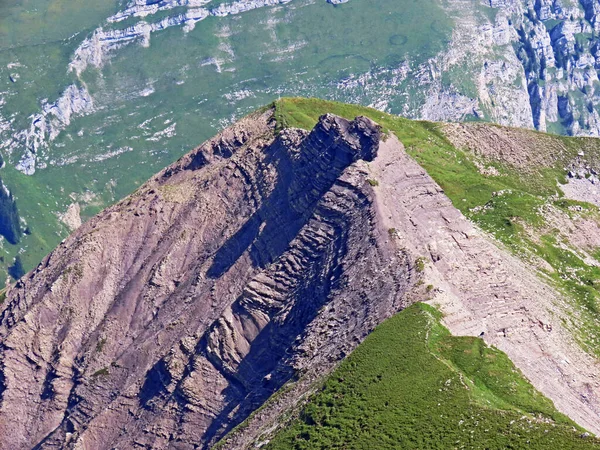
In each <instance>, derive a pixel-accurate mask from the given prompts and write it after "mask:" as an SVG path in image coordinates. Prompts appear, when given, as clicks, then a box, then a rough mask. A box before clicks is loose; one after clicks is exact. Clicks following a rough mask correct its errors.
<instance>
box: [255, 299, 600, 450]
mask: <svg viewBox="0 0 600 450" xmlns="http://www.w3.org/2000/svg"><path fill="white" fill-rule="evenodd" d="M439 318H440V317H439V313H438V312H437V311H436V310H435V309H433V308H431V307H429V306H427V305H424V304H416V305H413V306H411V307H410V308H408V309H406V310H404V311H403V312H402V313H400V314H398V315H397V316H395V317H393V318H391V319H390V320H388V321H386V322H384V323H383V324H382V325H380V326H379V327H378V328H377V329H376V330H375V331H374V332H373V333H372V334H371V335H370V336H369V337H368V338H367V339H366V340H365V342H364V343H363V344H361V345H360V346H359V347H358V348H357V349H356V350H355V351H354V352H353V353H352V354H351V355H350V357H348V358H347V359H346V360H345V361H344V362H343V363H342V364H341V366H340V367H339V368H338V369H337V370H336V371H335V372H334V373H333V374H332V375H331V376H330V377H329V378H328V379H327V381H326V382H325V384H324V386H323V387H322V389H320V390H319V392H317V393H316V394H315V395H314V396H313V398H312V399H311V401H310V402H309V403H308V404H307V405H306V406H305V407H304V408H303V409H302V411H301V412H300V416H299V418H297V419H295V420H294V421H293V422H292V423H291V424H289V426H287V427H285V428H284V429H283V430H281V431H280V432H278V433H277V434H276V435H275V437H274V438H273V439H272V440H271V442H270V443H269V444H268V445H267V446H266V447H265V448H266V449H269V450H283V449H286V450H287V449H297V450H304V449H307V450H308V449H311V450H312V449H365V450H366V449H451V448H468V449H517V448H528V449H583V448H600V441H598V440H596V439H594V438H591V437H585V435H583V433H582V431H581V430H580V429H577V428H576V427H575V425H574V424H573V423H572V422H570V421H569V419H567V418H566V417H565V416H563V415H561V414H560V413H558V412H557V411H556V410H555V409H554V407H553V405H552V403H551V402H550V401H549V400H548V399H546V398H545V397H543V396H542V395H541V394H540V393H539V392H537V391H536V390H535V389H534V388H533V387H532V386H531V385H530V384H529V383H528V382H527V381H526V380H525V379H524V378H523V376H522V375H521V374H520V372H519V371H518V370H517V369H516V368H515V367H514V366H513V364H512V363H511V362H510V360H509V359H508V357H507V356H506V355H505V354H504V353H502V352H501V351H499V350H496V349H494V348H490V347H487V346H486V344H485V343H484V342H483V341H482V340H481V339H478V338H471V337H452V336H451V335H450V334H449V333H448V331H447V330H446V329H445V328H444V327H443V326H442V325H440V322H439Z"/></svg>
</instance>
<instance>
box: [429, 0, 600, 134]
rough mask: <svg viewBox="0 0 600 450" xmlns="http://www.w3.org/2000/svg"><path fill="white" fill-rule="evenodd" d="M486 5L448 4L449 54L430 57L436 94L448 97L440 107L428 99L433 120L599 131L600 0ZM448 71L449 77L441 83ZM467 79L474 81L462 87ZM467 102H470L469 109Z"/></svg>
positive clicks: (515, 0)
mask: <svg viewBox="0 0 600 450" xmlns="http://www.w3.org/2000/svg"><path fill="white" fill-rule="evenodd" d="M482 3H483V4H484V5H485V6H484V8H488V10H487V11H486V10H485V9H484V10H482V11H477V8H475V7H473V5H472V4H469V5H467V4H466V3H465V2H450V3H449V4H448V6H447V9H448V13H449V15H450V16H454V17H455V20H456V29H455V32H454V38H453V40H452V42H451V44H450V49H449V51H448V52H445V53H444V54H443V55H441V56H440V57H438V58H437V59H435V60H434V61H432V63H433V65H434V67H436V69H437V70H438V71H439V72H440V73H439V78H437V82H433V83H431V84H432V86H433V90H434V93H435V96H434V98H437V97H439V96H440V94H439V93H438V92H439V91H442V92H443V94H444V95H445V96H449V95H450V97H449V98H448V101H446V102H444V103H443V104H442V108H440V107H439V106H440V105H439V104H438V103H439V102H437V103H436V102H434V104H428V103H426V104H425V105H424V107H423V109H422V111H421V114H422V115H423V116H424V117H426V118H431V119H435V120H447V119H451V120H456V116H459V117H465V116H467V115H473V116H476V117H479V118H486V119H490V120H492V121H494V122H498V123H501V124H505V125H513V126H519V127H529V128H536V129H538V130H541V131H546V130H549V131H554V132H560V133H566V134H572V135H591V136H598V135H600V121H599V116H598V107H597V106H598V104H599V103H600V97H599V95H600V94H599V91H598V87H599V86H600V83H599V81H598V70H599V69H600V65H599V64H598V56H599V55H598V48H599V46H598V39H597V33H598V31H599V28H598V27H599V26H600V22H599V20H598V14H599V13H600V3H599V2H598V1H597V0H580V1H577V0H535V1H534V0H489V1H485V2H482ZM490 13H491V14H490ZM456 73H461V74H462V75H454V76H453V74H456ZM448 74H450V79H451V82H450V83H448V82H443V75H445V76H446V78H447V77H448ZM469 80H473V82H472V84H473V85H474V86H472V88H465V87H464V84H465V83H466V84H467V85H471V81H469ZM434 81H436V80H434ZM461 84H463V86H462V87H461V86H460V85H461ZM475 93H476V94H475ZM474 94H475V95H474ZM430 97H431V96H430ZM469 99H470V100H471V101H472V102H473V104H472V105H469V106H468V107H466V108H465V107H464V105H465V104H467V105H468V100H469Z"/></svg>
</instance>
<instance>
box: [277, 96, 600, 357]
mask: <svg viewBox="0 0 600 450" xmlns="http://www.w3.org/2000/svg"><path fill="white" fill-rule="evenodd" d="M326 112H329V113H333V114H337V115H340V116H342V117H346V118H348V119H353V118H354V117H356V116H358V115H365V116H368V117H370V118H371V119H373V120H375V121H376V122H377V123H379V124H380V125H381V126H382V127H383V131H384V132H386V133H387V132H393V133H394V134H395V135H396V136H397V137H398V139H399V140H400V141H401V142H402V143H403V144H404V146H405V148H406V150H407V152H408V153H409V154H410V155H411V156H412V157H413V158H414V159H415V160H416V161H417V162H418V163H419V164H420V165H421V166H422V167H423V168H425V169H426V170H427V172H428V173H429V175H431V176H432V177H433V179H434V180H435V181H436V182H437V183H438V184H439V185H440V186H441V187H442V188H443V189H444V191H445V193H446V195H448V197H449V198H450V200H452V203H453V204H454V206H455V207H457V208H458V209H459V210H460V211H461V212H462V213H463V214H464V215H465V216H466V217H468V218H469V219H471V220H472V221H473V222H475V223H476V224H477V225H479V226H480V227H481V228H482V229H483V230H484V231H486V232H488V233H490V234H491V235H493V236H494V237H495V238H496V239H497V240H499V241H500V242H501V243H502V244H503V245H504V246H506V247H507V248H508V249H510V250H511V251H512V252H513V253H514V254H516V255H517V256H519V257H520V258H522V259H523V260H525V261H526V262H528V263H530V264H532V266H533V267H535V266H537V265H539V264H538V263H539V261H540V258H541V259H543V260H544V261H545V263H547V264H544V265H543V266H542V268H540V271H541V272H542V273H543V274H544V275H545V276H546V277H547V278H548V279H549V280H551V281H552V282H553V283H554V284H555V286H556V287H557V288H558V289H559V290H561V291H562V292H564V293H565V294H566V296H567V298H570V299H572V300H573V305H574V306H575V307H576V309H577V312H578V315H577V317H576V318H575V317H572V318H570V320H569V322H570V323H569V324H568V325H570V326H571V327H572V328H573V329H574V330H576V333H575V334H576V336H577V338H578V339H579V341H580V343H581V344H582V346H583V347H584V348H586V349H587V350H589V351H591V352H594V353H596V354H597V355H600V315H598V311H600V303H599V302H600V269H598V268H597V267H595V266H591V265H589V264H586V262H585V261H584V259H585V256H584V255H581V254H580V251H579V250H577V249H574V248H572V247H570V246H569V245H568V244H567V243H565V242H562V241H559V240H556V239H553V238H551V237H550V236H546V235H548V234H549V231H550V230H548V224H547V221H546V219H545V215H544V212H543V210H544V208H547V207H553V208H556V209H557V210H558V211H559V212H561V213H564V214H565V215H566V216H565V217H571V216H572V215H573V214H574V213H573V210H574V209H575V210H577V213H576V214H578V215H586V216H588V217H591V218H594V219H595V220H596V221H597V222H598V223H600V211H599V210H598V208H597V207H595V206H593V205H590V204H587V203H583V202H574V201H571V200H566V199H564V198H561V197H562V192H561V191H560V190H559V189H558V184H559V183H562V184H564V183H565V177H566V173H565V169H564V167H566V166H567V165H568V163H569V162H570V161H572V160H573V159H574V158H575V157H576V156H577V154H578V152H580V151H581V150H582V149H585V154H586V158H588V159H590V160H591V161H595V162H596V163H600V143H599V142H598V141H597V140H590V139H587V140H586V139H583V138H568V137H564V136H551V135H544V134H542V133H537V132H533V131H531V132H528V131H523V133H524V134H525V133H530V134H528V135H527V137H528V138H531V137H533V138H536V137H539V138H540V139H541V138H543V139H544V140H543V141H540V142H543V145H544V146H547V145H552V146H554V147H556V149H558V150H556V151H555V150H553V149H552V148H545V147H543V146H541V147H540V148H539V149H538V150H536V151H545V152H552V156H553V158H552V160H553V161H555V162H554V165H553V166H549V167H532V168H531V169H530V170H529V171H528V172H523V171H521V170H518V169H516V168H514V167H511V166H509V165H507V164H501V163H499V162H496V161H485V163H486V165H489V166H492V167H493V168H494V169H496V171H497V175H490V174H487V175H486V174H483V173H481V171H480V170H479V168H478V165H477V164H479V165H481V161H480V160H478V159H476V158H475V156H474V155H473V154H472V153H470V152H468V151H464V150H462V149H458V148H456V147H454V146H453V145H452V143H451V142H450V141H449V140H448V139H447V138H446V136H445V135H444V133H443V131H442V129H441V126H440V124H436V123H431V122H425V121H411V120H408V119H404V118H402V117H398V116H393V115H389V114H385V113H382V112H381V111H377V110H375V109H372V108H365V107H362V106H357V105H349V104H341V103H336V102H328V101H323V100H317V99H296V98H292V99H282V100H280V101H278V102H276V103H275V115H276V119H277V122H278V126H279V127H280V128H283V127H290V126H293V127H299V128H305V129H310V128H312V127H313V126H314V125H315V123H316V122H317V120H318V118H319V116H320V115H322V114H324V113H326ZM487 126H490V127H493V126H495V125H487ZM592 256H593V255H592ZM597 256H600V252H599V253H598V255H597ZM596 259H597V260H598V261H599V262H600V259H598V258H596ZM417 269H418V267H417Z"/></svg>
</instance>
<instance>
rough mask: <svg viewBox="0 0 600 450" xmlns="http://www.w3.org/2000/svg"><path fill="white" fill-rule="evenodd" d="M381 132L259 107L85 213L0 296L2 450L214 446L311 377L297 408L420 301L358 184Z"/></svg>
mask: <svg viewBox="0 0 600 450" xmlns="http://www.w3.org/2000/svg"><path fill="white" fill-rule="evenodd" d="M380 137H381V132H380V129H379V127H378V126H377V125H376V124H375V123H373V122H372V121H370V120H369V119H366V118H357V119H356V120H354V121H351V122H349V121H347V120H345V119H341V118H339V117H336V116H332V115H325V116H323V117H321V119H320V120H319V123H318V124H317V126H316V127H315V128H314V129H313V130H312V131H311V132H310V133H307V132H305V131H301V130H285V131H283V132H281V133H279V134H278V135H276V133H275V130H274V120H273V115H272V111H270V110H269V111H266V112H263V113H260V114H258V113H257V114H255V115H254V116H251V117H248V118H246V119H243V120H242V121H240V122H239V123H237V124H235V125H234V126H232V127H231V128H229V129H227V130H225V131H224V132H223V133H222V134H220V135H219V136H217V137H216V138H214V139H212V140H211V141H208V142H207V143H205V144H203V145H202V146H201V147H199V148H198V149H196V150H194V151H193V152H191V153H190V154H188V155H186V156H184V157H183V158H181V159H180V160H179V161H178V162H176V163H175V164H173V165H172V166H170V167H168V168H167V169H165V170H164V171H163V172H161V173H159V174H158V175H156V176H155V177H154V178H152V179H151V180H150V181H149V182H148V183H146V184H145V185H144V186H142V187H141V188H140V189H139V190H138V191H137V192H136V193H135V194H134V195H132V196H130V197H129V198H126V199H125V200H123V201H121V202H120V203H118V204H117V205H115V206H113V207H111V208H108V209H107V210H105V211H104V212H102V213H101V214H100V215H99V216H97V217H95V218H93V219H92V220H90V221H88V222H86V223H84V224H83V225H82V226H81V227H80V228H78V230H77V231H76V232H75V233H73V234H72V235H71V236H70V237H69V238H67V239H66V240H65V241H64V242H63V243H62V244H61V245H60V246H59V247H58V248H57V249H56V250H55V251H54V252H52V253H51V254H50V255H48V256H47V257H46V258H45V259H44V260H43V261H42V263H40V265H39V266H38V267H37V268H36V269H35V270H33V271H32V272H30V273H29V274H27V275H25V276H24V277H23V278H22V279H21V280H20V281H19V282H18V283H17V285H16V286H15V287H14V288H12V289H11V290H9V292H7V296H6V301H5V302H4V303H3V305H2V308H3V310H2V311H1V312H0V342H1V344H0V380H1V382H0V447H2V448H30V447H33V446H37V448H56V447H59V448H78V447H85V448H94V449H102V448H107V449H108V448H115V447H119V448H133V447H135V446H146V447H152V448H167V447H176V448H182V449H183V448H190V449H191V448H198V447H200V448H208V447H210V446H211V444H212V443H213V442H215V441H216V440H218V439H219V438H220V437H221V436H223V435H224V434H225V433H226V432H227V431H228V430H230V429H231V428H232V427H233V426H235V425H236V424H238V423H240V422H241V421H242V420H244V419H245V418H246V417H248V415H249V414H250V413H251V412H252V411H255V410H256V408H258V407H259V406H260V405H262V404H263V403H264V402H265V400H266V399H267V398H269V397H270V396H271V394H272V393H274V392H276V391H277V390H278V389H279V388H281V386H283V385H284V384H285V383H286V382H288V381H290V380H305V381H302V382H301V383H299V384H298V386H301V388H299V389H300V390H296V391H294V397H285V395H284V396H283V397H282V398H287V399H288V400H287V401H288V402H289V405H288V406H289V407H292V406H293V404H294V403H295V402H297V401H298V399H299V398H300V396H302V395H303V394H304V393H306V392H307V391H308V390H309V389H310V387H311V383H312V381H314V380H315V379H318V377H321V376H323V375H324V374H326V373H328V372H329V371H330V370H331V369H332V368H333V367H334V366H335V365H336V364H337V362H338V361H339V360H340V359H342V358H343V357H344V356H345V355H347V354H348V353H349V352H351V351H352V350H353V349H354V348H355V347H356V345H358V343H359V342H361V341H362V340H363V339H364V338H365V337H366V336H367V334H368V333H369V332H370V331H371V330H372V329H373V328H374V327H375V326H376V325H377V324H378V323H380V322H381V321H382V320H384V319H385V318H387V317H389V316H390V315H392V314H394V313H395V312H397V311H399V310H400V309H402V308H403V307H404V306H406V305H407V304H408V303H409V302H410V301H414V298H412V296H411V297H407V296H406V293H407V292H408V291H409V290H410V289H411V287H412V286H413V285H414V284H415V282H416V280H417V278H418V274H417V273H416V272H415V271H414V270H413V261H412V257H411V256H410V255H409V254H407V253H406V252H404V251H402V250H401V249H400V248H399V247H397V246H396V245H395V243H394V242H393V241H391V240H390V237H389V233H388V232H387V229H385V227H383V226H382V223H381V218H380V217H379V215H378V213H377V210H376V208H375V197H376V193H375V188H374V187H373V186H371V184H370V183H369V182H368V177H369V173H368V170H367V168H366V163H365V161H372V160H373V159H374V158H375V157H376V155H377V151H378V148H379V141H380ZM25 380H26V382H25ZM306 380H307V381H306Z"/></svg>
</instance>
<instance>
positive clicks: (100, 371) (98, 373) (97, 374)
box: [92, 367, 110, 378]
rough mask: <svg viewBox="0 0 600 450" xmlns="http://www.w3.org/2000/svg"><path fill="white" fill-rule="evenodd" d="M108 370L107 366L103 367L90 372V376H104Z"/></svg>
mask: <svg viewBox="0 0 600 450" xmlns="http://www.w3.org/2000/svg"><path fill="white" fill-rule="evenodd" d="M109 373H110V372H109V371H108V368H107V367H103V368H102V369H100V370H96V371H95V372H94V373H93V374H92V378H97V377H105V376H107V375H108V374H109Z"/></svg>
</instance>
